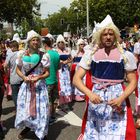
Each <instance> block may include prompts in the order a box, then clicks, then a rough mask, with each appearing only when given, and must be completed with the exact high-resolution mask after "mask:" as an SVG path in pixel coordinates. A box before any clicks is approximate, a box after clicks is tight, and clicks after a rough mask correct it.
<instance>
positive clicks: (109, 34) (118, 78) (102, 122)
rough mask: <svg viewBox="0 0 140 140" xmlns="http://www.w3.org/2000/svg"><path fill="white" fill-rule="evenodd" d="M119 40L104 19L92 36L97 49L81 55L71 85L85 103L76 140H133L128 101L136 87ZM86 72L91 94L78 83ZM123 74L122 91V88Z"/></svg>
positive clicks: (130, 62)
mask: <svg viewBox="0 0 140 140" xmlns="http://www.w3.org/2000/svg"><path fill="white" fill-rule="evenodd" d="M119 37H120V32H119V29H118V28H117V27H116V25H115V24H114V23H113V21H112V18H111V17H110V16H109V15H107V17H106V18H105V19H104V20H103V21H102V22H101V23H100V24H98V26H96V32H95V33H94V34H93V39H94V40H93V41H95V42H96V44H98V47H97V48H93V50H92V51H91V50H89V51H88V50H87V51H86V52H85V54H84V55H83V57H82V59H81V61H80V64H79V66H80V68H79V69H78V71H77V72H76V74H75V76H74V79H73V84H74V85H75V86H76V87H77V88H79V90H81V91H82V92H83V93H85V94H86V95H87V96H88V99H89V100H88V101H87V109H86V113H85V115H84V119H83V124H82V132H81V135H80V136H79V138H78V140H93V139H96V140H99V139H100V140H104V139H107V140H136V129H135V127H134V122H133V117H132V110H131V107H130V103H129V100H128V97H129V95H130V94H131V93H132V92H133V91H134V90H135V88H136V84H137V81H136V72H135V70H136V68H137V67H136V59H135V57H134V55H133V54H132V53H131V52H128V51H124V50H123V49H122V48H121V47H120V44H119V42H118V41H119ZM88 69H91V72H92V82H93V87H92V90H91V89H89V88H87V87H86V86H85V85H84V84H83V82H82V78H83V77H84V75H85V73H86V70H88ZM125 74H126V76H127V79H128V85H127V86H126V87H124V86H123V82H124V75H125ZM77 81H78V82H77Z"/></svg>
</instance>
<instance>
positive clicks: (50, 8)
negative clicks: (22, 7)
mask: <svg viewBox="0 0 140 140" xmlns="http://www.w3.org/2000/svg"><path fill="white" fill-rule="evenodd" d="M38 1H39V2H40V3H41V9H40V13H41V18H42V19H44V18H46V17H47V16H48V14H52V13H54V12H57V11H59V10H60V9H61V8H62V7H64V6H65V7H69V6H70V3H71V2H72V1H73V0H38Z"/></svg>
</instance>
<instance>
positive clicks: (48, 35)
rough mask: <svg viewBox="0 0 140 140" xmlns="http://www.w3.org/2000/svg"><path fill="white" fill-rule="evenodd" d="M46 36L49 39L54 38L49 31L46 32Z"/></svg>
mask: <svg viewBox="0 0 140 140" xmlns="http://www.w3.org/2000/svg"><path fill="white" fill-rule="evenodd" d="M46 37H48V38H49V39H51V40H53V41H54V40H55V39H54V37H53V36H52V35H51V34H50V33H48V34H47V35H46Z"/></svg>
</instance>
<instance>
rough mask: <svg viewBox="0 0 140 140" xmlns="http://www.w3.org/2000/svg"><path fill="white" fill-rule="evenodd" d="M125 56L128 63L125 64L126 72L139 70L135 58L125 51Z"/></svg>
mask: <svg viewBox="0 0 140 140" xmlns="http://www.w3.org/2000/svg"><path fill="white" fill-rule="evenodd" d="M124 55H125V57H126V59H127V61H126V63H125V70H126V71H133V70H136V69H137V63H136V58H135V56H134V55H133V54H132V53H131V52H129V51H125V53H124Z"/></svg>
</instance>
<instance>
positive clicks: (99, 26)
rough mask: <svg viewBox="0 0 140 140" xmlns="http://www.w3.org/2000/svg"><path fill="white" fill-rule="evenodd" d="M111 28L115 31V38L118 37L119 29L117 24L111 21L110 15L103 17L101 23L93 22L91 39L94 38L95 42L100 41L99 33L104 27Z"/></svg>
mask: <svg viewBox="0 0 140 140" xmlns="http://www.w3.org/2000/svg"><path fill="white" fill-rule="evenodd" d="M105 28H108V29H112V30H113V31H114V33H115V36H116V38H117V40H119V38H120V31H119V29H118V28H117V26H116V25H115V24H114V22H113V21H112V18H111V16H110V15H107V16H106V17H105V19H104V20H103V21H102V22H101V23H97V24H95V28H94V32H93V40H96V42H97V43H100V35H101V33H102V31H103V30H104V29H105Z"/></svg>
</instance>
